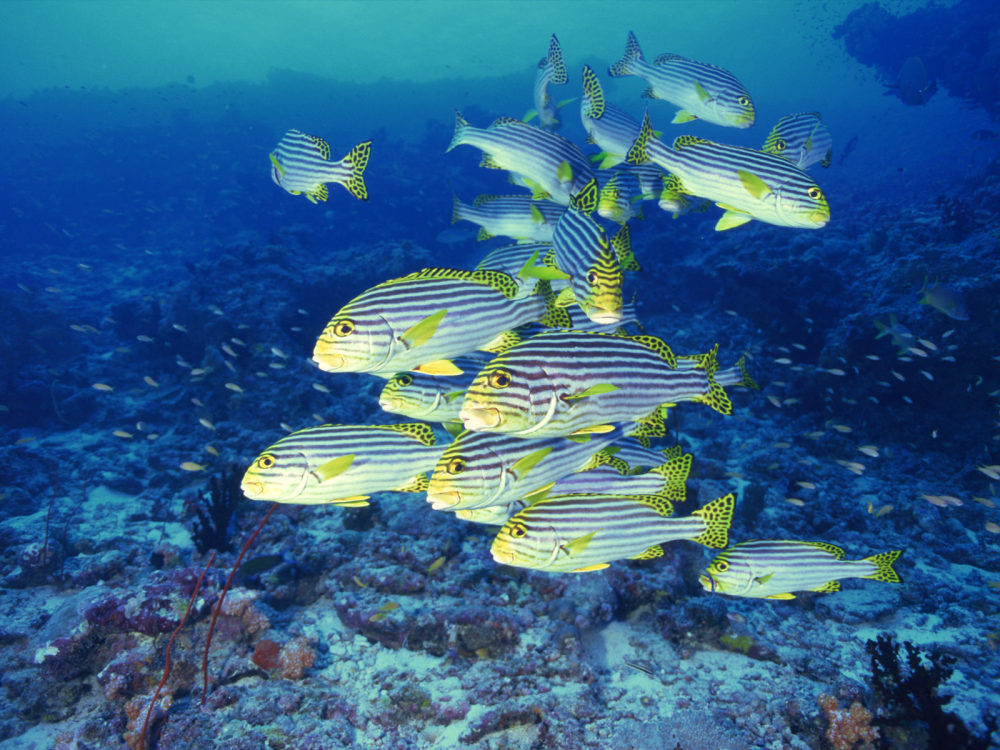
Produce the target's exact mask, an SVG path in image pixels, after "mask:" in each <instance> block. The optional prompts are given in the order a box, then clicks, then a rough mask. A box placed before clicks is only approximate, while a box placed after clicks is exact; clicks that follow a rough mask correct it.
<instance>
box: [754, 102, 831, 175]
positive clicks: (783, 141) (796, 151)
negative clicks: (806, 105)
mask: <svg viewBox="0 0 1000 750" xmlns="http://www.w3.org/2000/svg"><path fill="white" fill-rule="evenodd" d="M761 151H766V152H767V153H769V154H774V155H775V156H780V157H781V158H783V159H788V161H790V162H791V163H792V164H794V165H795V166H796V167H798V168H799V169H808V168H809V167H810V166H812V165H813V164H815V163H816V162H819V164H820V166H821V167H824V168H825V167H829V166H830V163H831V161H832V160H833V138H832V137H831V136H830V131H829V129H828V128H827V127H826V125H824V124H823V120H822V119H821V118H820V116H819V112H798V113H796V114H793V115H785V116H784V117H782V118H781V119H780V120H778V123H777V124H776V125H775V126H774V127H773V128H772V129H771V132H770V134H769V135H768V136H767V140H766V141H764V145H763V147H762V148H761Z"/></svg>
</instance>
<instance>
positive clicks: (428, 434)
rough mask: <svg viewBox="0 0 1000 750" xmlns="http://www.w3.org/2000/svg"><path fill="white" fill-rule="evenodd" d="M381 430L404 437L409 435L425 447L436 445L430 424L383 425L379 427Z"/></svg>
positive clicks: (377, 427)
mask: <svg viewBox="0 0 1000 750" xmlns="http://www.w3.org/2000/svg"><path fill="white" fill-rule="evenodd" d="M376 429H379V430H392V431H393V432H399V433H402V434H403V435H409V436H410V437H412V438H413V439H414V440H416V441H417V442H419V443H421V444H423V445H434V441H435V437H434V429H433V428H432V427H431V426H430V425H429V424H424V423H423V422H406V423H405V424H382V425H377V426H376Z"/></svg>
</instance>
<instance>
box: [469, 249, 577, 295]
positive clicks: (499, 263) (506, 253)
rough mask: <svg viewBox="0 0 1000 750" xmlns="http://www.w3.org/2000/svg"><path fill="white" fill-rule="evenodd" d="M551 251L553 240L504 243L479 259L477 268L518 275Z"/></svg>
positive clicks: (562, 284)
mask: <svg viewBox="0 0 1000 750" xmlns="http://www.w3.org/2000/svg"><path fill="white" fill-rule="evenodd" d="M551 251H552V243H551V242H531V243H527V242H526V243H519V244H517V245H504V246H503V247H498V248H496V249H495V250H491V251H490V252H489V253H487V254H486V255H485V256H484V257H483V259H482V260H481V261H479V264H478V265H477V266H476V269H477V270H483V269H485V270H490V271H503V272H504V273H506V274H509V275H510V276H517V275H519V274H520V273H521V271H523V270H524V269H525V268H528V267H531V266H534V265H535V264H536V262H537V261H538V260H539V259H541V258H544V257H546V256H547V255H548V254H549V253H550V252H551ZM556 281H558V280H556ZM560 285H561V286H565V282H561V283H560ZM560 285H557V284H556V283H553V285H552V288H553V289H559V288H560Z"/></svg>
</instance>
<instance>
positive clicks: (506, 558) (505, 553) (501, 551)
mask: <svg viewBox="0 0 1000 750" xmlns="http://www.w3.org/2000/svg"><path fill="white" fill-rule="evenodd" d="M490 554H491V555H492V556H493V561H494V562H498V563H500V564H501V565H513V564H514V552H513V550H511V549H508V548H507V545H506V544H505V543H504V542H502V541H501V540H500V538H499V537H497V538H496V539H494V540H493V544H492V545H491V546H490Z"/></svg>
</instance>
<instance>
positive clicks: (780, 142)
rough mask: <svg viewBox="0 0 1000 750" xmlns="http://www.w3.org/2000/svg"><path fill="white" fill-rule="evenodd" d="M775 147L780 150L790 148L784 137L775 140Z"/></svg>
mask: <svg viewBox="0 0 1000 750" xmlns="http://www.w3.org/2000/svg"><path fill="white" fill-rule="evenodd" d="M774 148H775V149H776V150H778V151H784V150H785V149H786V148H788V144H787V143H785V139H784V138H779V139H778V140H776V141H775V142H774Z"/></svg>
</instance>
